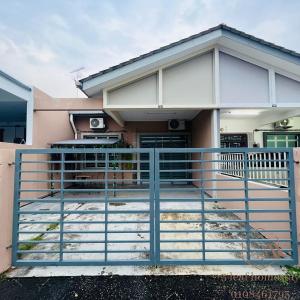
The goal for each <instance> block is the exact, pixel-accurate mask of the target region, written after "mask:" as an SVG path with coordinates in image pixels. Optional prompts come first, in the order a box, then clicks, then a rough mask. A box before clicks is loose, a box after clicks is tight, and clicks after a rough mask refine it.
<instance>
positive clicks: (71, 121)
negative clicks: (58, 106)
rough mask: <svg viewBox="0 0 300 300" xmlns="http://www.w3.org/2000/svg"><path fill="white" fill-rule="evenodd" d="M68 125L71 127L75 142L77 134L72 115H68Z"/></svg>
mask: <svg viewBox="0 0 300 300" xmlns="http://www.w3.org/2000/svg"><path fill="white" fill-rule="evenodd" d="M70 124H71V127H72V129H73V131H74V136H75V140H77V138H78V134H77V130H76V127H75V124H74V116H73V114H70Z"/></svg>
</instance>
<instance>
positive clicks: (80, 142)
mask: <svg viewBox="0 0 300 300" xmlns="http://www.w3.org/2000/svg"><path fill="white" fill-rule="evenodd" d="M119 141H120V139H119V138H109V139H108V138H100V139H77V140H65V141H59V142H56V143H53V144H52V145H53V146H62V145H65V146H73V145H76V146H97V145H113V144H116V143H117V142H119Z"/></svg>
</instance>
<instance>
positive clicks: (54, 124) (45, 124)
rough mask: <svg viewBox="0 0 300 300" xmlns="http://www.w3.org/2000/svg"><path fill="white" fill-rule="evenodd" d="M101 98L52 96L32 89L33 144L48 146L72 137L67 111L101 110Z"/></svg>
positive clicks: (36, 146)
mask: <svg viewBox="0 0 300 300" xmlns="http://www.w3.org/2000/svg"><path fill="white" fill-rule="evenodd" d="M102 107H103V101H102V99H101V98H99V99H94V98H91V99H90V98H81V99H80V98H75V99H71V98H70V99H69V98H52V97H50V96H49V95H47V94H45V93H44V92H42V91H41V90H39V89H37V88H35V89H34V113H33V146H34V147H35V148H40V147H42V148H43V147H46V148H47V147H49V146H50V145H51V144H52V143H54V142H57V141H62V140H68V139H74V132H73V130H72V127H71V124H70V121H69V111H80V110H82V111H84V110H101V109H102Z"/></svg>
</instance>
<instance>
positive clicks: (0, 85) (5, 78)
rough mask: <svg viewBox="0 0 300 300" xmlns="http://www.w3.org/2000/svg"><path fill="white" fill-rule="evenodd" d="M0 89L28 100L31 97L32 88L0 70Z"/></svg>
mask: <svg viewBox="0 0 300 300" xmlns="http://www.w3.org/2000/svg"><path fill="white" fill-rule="evenodd" d="M0 89H2V90H4V91H6V92H8V93H10V94H12V95H15V96H16V97H18V98H21V99H24V100H26V101H29V99H30V98H31V91H32V88H30V87H28V86H25V85H23V84H22V83H19V82H18V81H17V80H16V79H14V78H12V77H10V76H9V75H6V74H5V73H2V72H0Z"/></svg>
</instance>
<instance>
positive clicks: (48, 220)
mask: <svg viewBox="0 0 300 300" xmlns="http://www.w3.org/2000/svg"><path fill="white" fill-rule="evenodd" d="M141 153H143V154H144V155H143V159H144V161H143V162H144V163H147V164H148V170H143V171H142V172H147V173H149V176H148V177H149V181H148V182H147V183H143V186H141V185H137V184H136V182H137V175H136V174H137V172H140V170H137V162H138V157H139V155H140V154H141ZM87 154H88V156H93V155H95V157H96V165H97V164H99V166H97V168H92V167H90V165H87V164H88V163H91V164H94V163H95V162H94V161H93V160H91V159H90V158H89V159H86V155H87ZM128 155H129V157H128ZM153 155H154V153H153V149H150V150H148V149H47V150H31V149H30V150H17V152H16V177H15V208H14V236H13V264H14V265H126V264H127V265H141V264H142V265H146V264H150V263H151V264H152V263H153V259H154V247H153V243H152V242H151V241H152V240H154V194H153V193H154V187H153V185H154V178H153V176H154V169H153V161H154V160H153Z"/></svg>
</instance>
